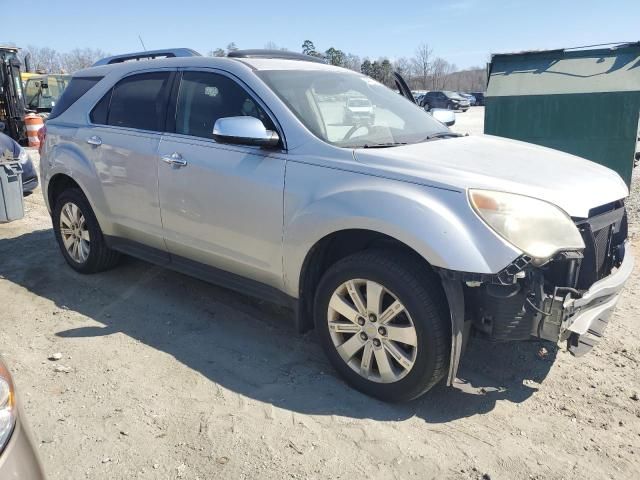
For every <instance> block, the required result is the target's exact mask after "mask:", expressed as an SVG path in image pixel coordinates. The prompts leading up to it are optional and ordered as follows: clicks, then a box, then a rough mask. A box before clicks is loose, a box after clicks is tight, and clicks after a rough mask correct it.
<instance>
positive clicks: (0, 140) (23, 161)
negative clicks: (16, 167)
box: [0, 122, 38, 195]
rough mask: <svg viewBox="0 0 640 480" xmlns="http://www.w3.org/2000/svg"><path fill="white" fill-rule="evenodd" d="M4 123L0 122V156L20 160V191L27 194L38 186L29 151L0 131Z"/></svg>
mask: <svg viewBox="0 0 640 480" xmlns="http://www.w3.org/2000/svg"><path fill="white" fill-rule="evenodd" d="M3 127H4V125H3V124H2V123H1V122H0V158H1V157H9V158H14V159H18V160H20V165H22V191H23V193H24V194H25V195H29V194H30V193H31V192H33V191H34V190H35V189H36V187H37V186H38V174H37V173H36V169H35V168H34V167H33V162H32V161H31V158H30V157H29V153H28V152H27V150H26V149H25V148H23V147H21V146H20V145H19V144H18V142H16V141H15V140H13V139H12V138H11V137H9V136H8V135H5V134H4V133H2V130H3V129H4V128H3Z"/></svg>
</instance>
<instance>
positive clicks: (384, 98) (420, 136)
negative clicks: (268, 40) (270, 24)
mask: <svg viewBox="0 0 640 480" xmlns="http://www.w3.org/2000/svg"><path fill="white" fill-rule="evenodd" d="M257 73H258V75H259V76H260V78H262V79H263V80H264V81H265V83H267V85H269V87H270V88H271V89H272V90H273V91H274V92H275V93H276V95H278V97H280V98H281V99H282V101H283V102H284V103H286V104H287V106H288V107H289V108H290V109H291V111H292V112H293V113H294V114H295V115H296V116H297V117H298V118H299V119H300V121H301V122H302V123H303V124H304V125H305V126H306V127H307V128H308V129H309V130H310V131H311V132H312V133H313V134H314V135H316V136H317V137H319V138H320V139H322V140H324V141H326V142H328V143H331V144H332V145H336V146H339V147H348V148H357V147H364V146H393V145H399V144H408V143H418V142H422V141H425V140H426V139H427V138H428V137H429V136H431V135H433V134H435V133H440V132H448V131H449V130H448V129H447V127H445V126H444V125H443V124H441V123H440V122H438V121H437V120H435V119H433V117H431V115H429V114H428V113H426V112H425V111H424V110H423V109H421V108H420V107H418V106H417V105H415V104H414V103H412V102H410V101H409V100H407V99H406V98H404V97H402V96H400V95H398V94H397V93H395V92H394V91H393V90H391V89H389V88H387V87H385V86H384V85H382V84H380V83H378V82H376V81H375V80H372V79H371V78H369V77H366V76H364V75H359V74H357V73H351V72H335V71H318V70H311V71H304V70H294V71H291V70H273V71H261V72H257ZM356 106H357V107H365V106H366V107H368V108H367V109H363V110H364V111H354V110H353V108H354V107H356Z"/></svg>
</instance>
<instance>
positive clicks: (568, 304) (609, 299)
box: [559, 249, 635, 356]
mask: <svg viewBox="0 0 640 480" xmlns="http://www.w3.org/2000/svg"><path fill="white" fill-rule="evenodd" d="M634 263H635V258H634V257H633V254H632V253H631V251H630V249H626V254H625V256H624V259H623V261H622V263H621V264H620V266H619V267H618V268H617V269H616V270H615V271H614V272H612V273H611V274H610V275H609V276H607V277H605V278H603V279H602V280H599V281H597V282H596V283H594V284H593V285H592V286H591V288H589V289H588V290H587V291H586V292H584V293H583V294H582V296H580V297H579V298H567V299H566V300H565V301H564V302H563V303H562V305H561V306H559V307H560V308H561V309H562V316H561V317H560V318H561V319H562V322H561V325H560V334H559V340H568V341H569V351H570V352H571V353H573V354H574V355H576V356H580V355H582V354H584V353H586V352H588V351H589V350H590V349H591V347H593V346H594V345H595V344H596V343H597V342H598V341H599V340H600V338H602V335H603V334H604V330H605V328H606V326H607V324H608V322H609V317H610V316H611V313H612V312H613V309H614V308H615V306H616V304H617V303H618V299H619V297H620V292H621V291H622V288H623V287H624V285H625V283H626V282H627V280H628V279H629V277H630V276H631V272H632V271H633V266H634Z"/></svg>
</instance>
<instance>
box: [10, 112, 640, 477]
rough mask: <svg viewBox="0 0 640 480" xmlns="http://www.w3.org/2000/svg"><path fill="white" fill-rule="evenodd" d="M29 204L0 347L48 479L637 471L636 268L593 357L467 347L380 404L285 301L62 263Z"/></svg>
mask: <svg viewBox="0 0 640 480" xmlns="http://www.w3.org/2000/svg"><path fill="white" fill-rule="evenodd" d="M474 110H476V109H472V110H470V112H467V113H466V114H462V115H461V116H465V115H466V116H465V117H464V120H466V121H470V122H472V121H475V120H477V118H476V119H474V117H473V116H472V115H474V114H475V115H478V113H479V112H474ZM477 110H480V109H477ZM463 123H464V121H459V123H458V127H459V128H460V127H463V126H464V125H463ZM636 180H637V176H636ZM637 193H638V191H637V188H636V190H635V191H634V198H633V199H632V200H630V201H629V205H630V207H631V208H630V210H631V214H632V216H631V218H632V221H633V224H632V225H633V228H634V231H635V232H637V224H638V205H639V204H640V202H639V201H638V195H637ZM26 205H27V216H26V218H25V219H24V220H22V221H19V222H14V223H11V224H7V225H0V298H1V299H2V301H3V307H2V310H1V314H0V318H1V319H2V328H1V329H0V345H1V348H2V351H3V353H4V354H5V356H6V359H7V360H8V362H9V363H10V366H11V368H12V371H13V373H14V376H15V380H16V382H17V384H18V387H19V392H18V393H19V400H20V401H21V402H22V405H23V409H24V413H25V416H26V417H27V420H28V421H29V423H30V424H31V427H32V433H33V436H34V438H35V439H36V444H37V448H38V450H39V451H40V454H41V457H42V459H43V463H44V467H45V469H46V470H47V472H48V474H49V476H50V478H52V479H57V478H69V479H81V478H91V479H167V478H170V479H174V478H183V479H201V480H203V479H210V478H234V479H236V478H263V479H283V478H300V479H302V478H332V479H334V478H345V479H347V478H348V479H352V478H384V479H388V478H395V479H406V478H420V479H424V478H448V479H459V478H460V479H480V478H491V479H530V478H534V479H574V478H575V479H583V478H592V479H595V478H597V479H601V478H612V479H613V478H615V479H637V478H640V462H639V460H638V458H640V455H639V453H640V401H638V395H640V378H639V376H638V370H639V368H640V333H639V332H638V321H639V320H640V304H639V303H638V300H637V298H635V297H634V295H633V294H634V292H637V291H638V289H639V288H640V275H639V274H638V273H637V272H638V269H636V271H635V272H634V276H633V277H632V279H631V282H630V284H629V286H628V287H627V289H626V292H625V293H624V295H623V298H622V299H621V301H620V304H619V307H618V309H617V312H616V314H615V315H614V318H613V319H612V323H611V325H610V327H609V330H608V332H607V337H606V338H605V340H604V341H603V342H602V343H601V344H600V345H599V346H598V347H597V348H596V349H595V350H594V351H593V352H591V353H590V354H589V355H587V356H585V357H582V358H573V357H572V356H571V355H569V354H567V353H566V352H564V351H563V350H562V349H558V348H556V347H555V346H553V345H550V344H544V343H539V342H531V343H521V344H513V345H493V344H489V343H486V342H483V341H479V340H475V341H473V342H472V343H471V344H470V346H469V350H468V352H467V355H466V356H465V358H464V359H463V364H462V368H461V372H460V377H461V378H462V379H464V382H465V383H461V384H460V385H458V388H445V387H442V386H438V387H436V388H435V389H434V390H433V391H431V392H430V393H429V394H428V395H426V396H424V397H423V398H421V399H419V400H417V401H414V402H411V403H408V404H402V405H389V404H384V403H381V402H378V401H375V400H372V399H370V398H368V397H365V396H363V395H361V394H359V393H357V392H355V391H353V390H351V389H350V388H349V387H347V386H346V385H345V384H344V383H343V382H342V381H341V380H340V379H339V378H337V376H336V374H335V373H334V372H333V371H332V369H331V368H330V366H329V365H328V363H327V362H326V360H325V359H324V356H323V355H322V352H321V351H320V348H319V347H318V345H317V344H316V342H315V340H314V336H313V334H310V335H306V336H298V335H297V334H296V333H295V331H294V329H293V327H292V324H291V322H290V321H289V318H290V316H289V314H288V312H286V311H282V310H280V309H277V308H275V307H273V306H270V305H268V304H265V303H261V302H257V301H254V300H251V299H249V298H247V297H244V296H242V295H239V294H235V293H232V292H230V291H227V290H224V289H221V288H217V287H214V286H211V285H208V284H205V283H203V282H200V281H198V280H194V279H192V278H189V277H186V276H183V275H180V274H177V273H174V272H171V271H168V270H163V269H161V268H158V267H155V266H152V265H150V264H147V263H144V262H140V261H136V260H132V259H127V260H126V261H125V262H124V263H123V265H122V266H120V267H119V268H117V269H116V270H113V271H110V272H106V273H103V274H98V275H89V276H83V275H79V274H77V273H75V272H73V271H72V270H71V269H70V268H68V267H67V266H66V265H65V263H64V261H63V259H62V257H61V255H60V253H59V252H58V250H57V246H56V244H55V241H54V238H53V234H52V230H51V224H50V219H49V217H48V215H47V212H46V209H45V207H44V204H43V201H42V197H41V194H40V192H39V191H37V192H36V193H35V194H34V195H32V196H30V197H28V198H27V199H26ZM632 248H633V250H634V252H635V254H636V256H638V255H640V242H639V241H638V237H637V236H636V238H635V240H634V244H633V247H632ZM543 347H544V348H543ZM55 353H60V357H61V358H60V359H59V360H53V361H52V360H49V359H48V357H50V356H52V354H55Z"/></svg>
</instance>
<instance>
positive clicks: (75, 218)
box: [60, 202, 91, 263]
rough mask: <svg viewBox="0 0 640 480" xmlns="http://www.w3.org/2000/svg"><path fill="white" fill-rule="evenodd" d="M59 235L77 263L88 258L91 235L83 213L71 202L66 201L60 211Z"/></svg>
mask: <svg viewBox="0 0 640 480" xmlns="http://www.w3.org/2000/svg"><path fill="white" fill-rule="evenodd" d="M60 235H61V236H62V243H63V244H64V248H65V250H66V251H67V253H68V254H69V256H70V257H71V258H72V259H73V260H74V261H75V262H77V263H84V262H86V261H87V258H89V251H90V248H91V236H90V235H89V230H88V228H87V222H86V219H85V217H84V214H83V213H82V211H81V210H80V208H78V206H77V205H76V204H75V203H73V202H67V203H65V204H64V205H63V206H62V210H61V211H60Z"/></svg>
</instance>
